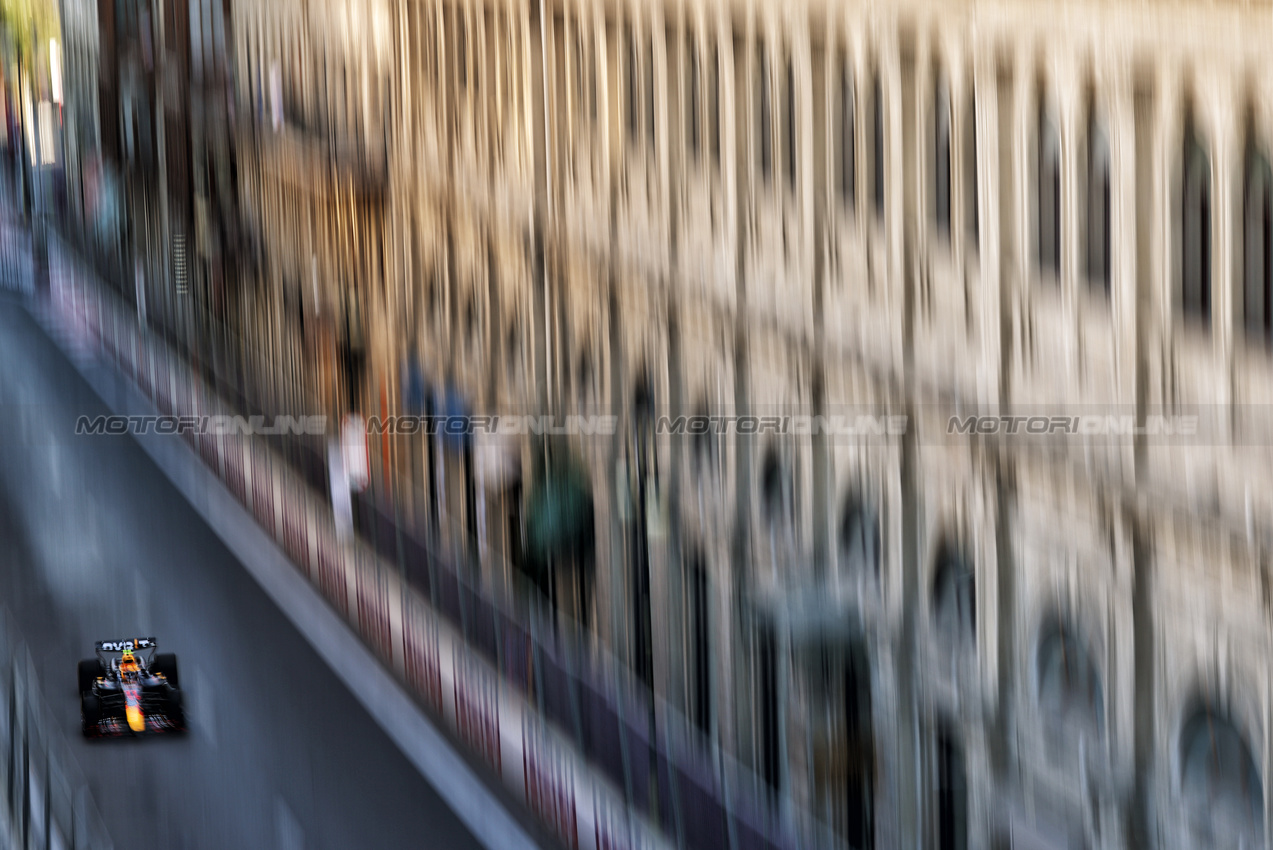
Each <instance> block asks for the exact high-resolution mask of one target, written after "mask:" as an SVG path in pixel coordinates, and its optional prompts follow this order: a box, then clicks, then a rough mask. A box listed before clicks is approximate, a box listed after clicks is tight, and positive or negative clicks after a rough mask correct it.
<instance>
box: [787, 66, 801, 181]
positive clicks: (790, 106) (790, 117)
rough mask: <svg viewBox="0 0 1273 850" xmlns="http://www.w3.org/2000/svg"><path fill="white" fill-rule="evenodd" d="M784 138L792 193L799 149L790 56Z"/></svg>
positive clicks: (794, 74)
mask: <svg viewBox="0 0 1273 850" xmlns="http://www.w3.org/2000/svg"><path fill="white" fill-rule="evenodd" d="M786 90H787V92H786V97H785V98H784V100H785V101H786V104H785V106H786V113H787V115H786V118H787V120H786V139H785V144H784V145H783V147H784V148H786V154H787V184H788V185H789V186H790V187H791V191H792V192H793V193H794V192H795V191H796V189H797V186H798V180H799V168H800V157H799V153H800V151H799V149H798V148H797V147H796V143H797V142H796V106H797V104H796V62H795V59H794V58H793V57H791V56H788V57H787V85H786Z"/></svg>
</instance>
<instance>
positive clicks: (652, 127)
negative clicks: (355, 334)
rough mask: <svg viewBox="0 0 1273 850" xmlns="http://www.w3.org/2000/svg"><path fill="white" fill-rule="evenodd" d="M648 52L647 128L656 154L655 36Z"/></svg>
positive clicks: (646, 72) (646, 76)
mask: <svg viewBox="0 0 1273 850" xmlns="http://www.w3.org/2000/svg"><path fill="white" fill-rule="evenodd" d="M646 52H647V54H648V59H647V64H646V67H645V111H646V120H647V121H648V122H649V123H648V126H647V127H646V130H647V132H648V133H649V135H650V152H651V153H654V151H656V150H657V149H658V139H657V135H658V122H657V121H656V120H655V114H654V36H653V35H651V36H650V40H649V42H647V44H646Z"/></svg>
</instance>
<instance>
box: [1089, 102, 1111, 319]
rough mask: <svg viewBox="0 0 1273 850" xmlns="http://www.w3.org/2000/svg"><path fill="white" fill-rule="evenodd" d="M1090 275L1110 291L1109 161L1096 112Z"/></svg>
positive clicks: (1091, 123) (1091, 153) (1091, 137)
mask: <svg viewBox="0 0 1273 850" xmlns="http://www.w3.org/2000/svg"><path fill="white" fill-rule="evenodd" d="M1087 279H1088V282H1089V283H1090V284H1091V285H1092V287H1093V288H1095V289H1098V290H1100V291H1102V292H1104V293H1105V294H1107V295H1108V294H1109V291H1110V164H1109V141H1108V140H1107V139H1106V137H1105V128H1104V127H1103V126H1101V124H1100V122H1099V121H1098V120H1097V119H1096V117H1095V116H1093V117H1092V118H1091V119H1090V120H1089V121H1088V137H1087Z"/></svg>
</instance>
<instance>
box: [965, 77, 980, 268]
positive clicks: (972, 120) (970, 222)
mask: <svg viewBox="0 0 1273 850" xmlns="http://www.w3.org/2000/svg"><path fill="white" fill-rule="evenodd" d="M964 133H965V135H964V138H965V139H966V140H967V141H966V143H965V145H964V156H965V170H964V175H965V182H964V198H965V199H966V200H967V204H968V206H967V213H966V215H967V218H966V219H965V220H966V222H967V227H968V250H969V253H973V254H975V253H976V252H977V251H978V250H979V249H980V247H981V246H980V241H981V211H980V210H979V209H978V208H977V207H978V198H979V197H980V195H979V191H978V187H977V92H976V89H975V88H970V89H969V94H968V117H967V120H966V121H965V122H964Z"/></svg>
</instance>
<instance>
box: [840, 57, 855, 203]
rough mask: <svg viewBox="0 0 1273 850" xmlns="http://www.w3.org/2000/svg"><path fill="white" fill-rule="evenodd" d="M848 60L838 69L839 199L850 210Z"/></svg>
mask: <svg viewBox="0 0 1273 850" xmlns="http://www.w3.org/2000/svg"><path fill="white" fill-rule="evenodd" d="M850 74H851V72H850V70H849V66H848V61H847V59H846V61H845V65H844V67H843V68H841V69H840V97H839V102H840V104H839V105H840V201H841V202H842V203H843V205H844V208H845V209H847V210H850V211H851V210H852V209H853V208H854V206H855V204H854V203H853V199H854V195H855V194H856V191H855V190H856V185H857V184H856V179H855V178H856V177H857V166H856V156H857V138H856V132H855V123H854V118H855V116H854V101H853V78H852V76H850Z"/></svg>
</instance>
